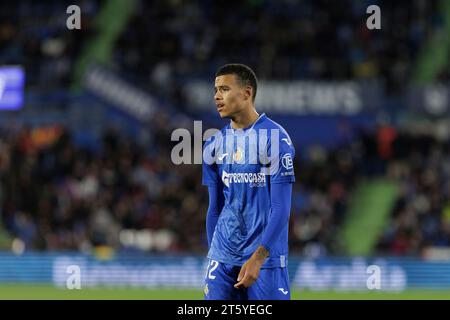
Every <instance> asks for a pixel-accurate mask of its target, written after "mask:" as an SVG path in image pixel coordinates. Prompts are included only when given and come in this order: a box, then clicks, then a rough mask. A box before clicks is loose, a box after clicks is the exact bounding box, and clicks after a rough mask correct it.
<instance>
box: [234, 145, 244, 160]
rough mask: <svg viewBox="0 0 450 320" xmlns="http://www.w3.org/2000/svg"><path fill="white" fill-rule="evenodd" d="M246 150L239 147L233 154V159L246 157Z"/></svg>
mask: <svg viewBox="0 0 450 320" xmlns="http://www.w3.org/2000/svg"><path fill="white" fill-rule="evenodd" d="M244 155H245V154H244V150H243V149H242V148H240V147H238V148H237V150H236V152H235V153H234V155H233V159H234V161H236V162H239V161H242V159H244Z"/></svg>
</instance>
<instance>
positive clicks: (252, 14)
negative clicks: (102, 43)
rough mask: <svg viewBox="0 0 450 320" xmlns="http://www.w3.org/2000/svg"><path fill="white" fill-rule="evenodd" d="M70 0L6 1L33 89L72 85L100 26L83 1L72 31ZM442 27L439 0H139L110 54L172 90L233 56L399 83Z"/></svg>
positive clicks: (1, 15)
mask: <svg viewBox="0 0 450 320" xmlns="http://www.w3.org/2000/svg"><path fill="white" fill-rule="evenodd" d="M71 4H72V2H71V1H45V2H35V1H20V2H17V1H10V0H8V1H2V2H1V4H0V63H1V64H21V65H24V66H25V68H26V70H27V85H28V87H29V88H33V87H39V88H40V89H43V88H47V89H50V88H55V87H67V85H68V84H69V83H70V81H71V80H72V79H73V74H74V71H76V64H77V58H79V57H80V53H81V52H82V50H84V48H85V47H86V44H87V39H89V38H90V37H91V36H92V35H95V34H96V33H97V32H98V31H99V30H98V24H96V23H95V15H96V14H98V13H99V12H100V10H101V6H102V4H104V2H103V1H99V0H83V1H79V2H78V3H77V4H78V5H79V6H80V8H81V13H82V15H81V28H82V29H81V30H71V31H68V30H67V27H66V19H67V17H68V14H67V13H66V8H67V7H68V6H69V5H71ZM371 4H377V5H378V6H380V7H381V8H382V30H383V32H382V31H381V30H380V31H377V30H375V31H374V30H368V29H367V27H366V20H367V18H368V14H367V13H366V9H367V7H368V6H369V5H371ZM237 7H239V10H236V8H237ZM405 8H406V9H405ZM442 26H443V19H442V17H441V16H440V10H439V8H438V1H437V0H431V1H423V0H414V1H406V0H402V1H387V0H379V1H376V2H375V3H373V1H350V0H345V1H327V0H321V1H317V0H314V1H313V0H304V1H295V0H281V1H280V0H266V1H262V0H256V1H255V0H246V1H213V2H211V1H206V0H200V1H191V0H184V1H164V0H156V1H142V0H139V1H137V3H136V8H135V9H134V12H133V14H132V16H131V17H130V19H129V21H128V23H127V25H126V27H125V29H124V31H123V32H122V34H121V35H120V37H119V39H118V40H117V42H116V45H115V48H114V50H113V56H112V61H111V62H112V65H113V66H114V67H115V68H116V69H117V70H118V71H119V72H121V73H123V74H126V75H127V77H128V78H129V79H133V78H134V80H135V82H136V83H137V84H139V85H142V86H150V87H151V88H157V89H158V92H161V94H162V95H164V94H165V95H166V97H171V95H173V94H176V92H175V93H174V92H173V90H174V89H176V88H177V86H174V85H173V83H174V82H177V81H183V80H184V79H186V78H187V77H188V78H189V79H191V78H192V77H205V76H207V77H209V76H210V75H211V74H213V73H214V71H215V69H216V68H217V66H218V65H222V64H224V63H226V62H230V61H240V62H242V63H246V64H248V65H251V66H252V67H253V68H254V69H255V71H256V73H257V74H258V75H259V77H260V78H261V79H277V80H279V79H281V80H290V79H308V80H330V79H333V80H350V79H352V80H359V81H360V80H364V79H368V80H371V79H383V81H385V82H386V88H387V89H389V90H392V91H393V92H396V91H398V90H399V89H401V88H402V86H404V85H405V84H406V83H408V81H409V79H410V77H411V73H412V72H413V65H414V62H415V60H416V58H417V55H418V53H419V52H420V50H419V49H420V47H421V45H423V43H424V40H425V39H427V37H429V36H430V34H432V33H433V32H434V31H435V30H437V29H439V28H442ZM385 30H389V31H385ZM319 39H320V40H319Z"/></svg>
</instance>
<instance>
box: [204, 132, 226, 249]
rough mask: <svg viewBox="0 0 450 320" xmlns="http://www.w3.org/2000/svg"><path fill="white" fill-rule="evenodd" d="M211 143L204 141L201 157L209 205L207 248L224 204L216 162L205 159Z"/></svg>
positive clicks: (210, 150)
mask: <svg viewBox="0 0 450 320" xmlns="http://www.w3.org/2000/svg"><path fill="white" fill-rule="evenodd" d="M211 148H213V143H212V141H211V140H208V141H207V142H206V143H205V150H204V159H203V167H202V169H203V170H202V172H203V178H202V184H203V185H204V186H207V187H208V194H209V205H208V211H207V213H206V235H207V238H208V248H209V247H210V246H211V241H212V238H213V234H214V230H215V229H216V225H217V221H218V220H219V215H220V212H222V208H223V205H224V195H223V184H222V181H221V179H220V178H219V174H218V168H217V164H216V163H215V162H212V163H211V161H206V160H207V159H206V158H205V154H206V153H209V154H210V155H213V154H214V151H213V150H212V149H211Z"/></svg>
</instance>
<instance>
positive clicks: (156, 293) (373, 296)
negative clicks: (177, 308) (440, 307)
mask: <svg viewBox="0 0 450 320" xmlns="http://www.w3.org/2000/svg"><path fill="white" fill-rule="evenodd" d="M0 299H1V300H18V299H19V300H80V299H81V300H201V299H203V293H202V291H201V290H185V289H180V290H177V289H173V290H170V289H144V288H137V289H133V288H128V289H125V288H117V289H110V288H85V289H81V290H68V289H60V288H55V287H53V286H49V285H20V284H18V285H15V284H8V285H0ZM292 299H293V300H450V289H449V290H435V291H431V290H407V291H403V292H400V293H386V292H379V291H378V292H335V291H322V292H312V291H294V292H293V293H292Z"/></svg>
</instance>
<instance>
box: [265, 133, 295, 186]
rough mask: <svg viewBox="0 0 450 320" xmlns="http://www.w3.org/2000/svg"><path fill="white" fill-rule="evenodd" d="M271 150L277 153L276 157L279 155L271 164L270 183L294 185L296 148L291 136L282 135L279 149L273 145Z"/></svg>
mask: <svg viewBox="0 0 450 320" xmlns="http://www.w3.org/2000/svg"><path fill="white" fill-rule="evenodd" d="M270 149H271V150H272V151H273V152H275V155H278V157H275V158H274V159H273V162H274V163H272V164H271V170H270V175H269V176H270V183H285V182H288V183H294V182H295V174H294V157H295V148H294V145H293V143H292V141H291V139H290V138H289V136H288V135H287V134H281V135H280V138H279V140H278V148H276V147H275V146H272V145H271V146H270ZM277 149H278V150H277ZM276 151H278V152H276Z"/></svg>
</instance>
